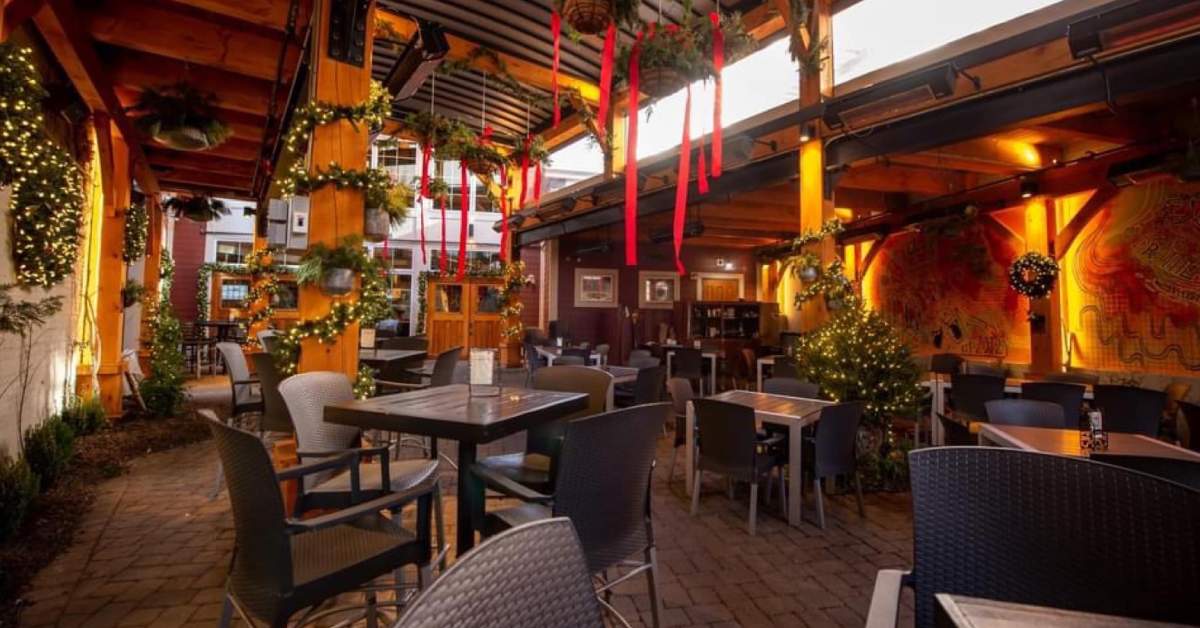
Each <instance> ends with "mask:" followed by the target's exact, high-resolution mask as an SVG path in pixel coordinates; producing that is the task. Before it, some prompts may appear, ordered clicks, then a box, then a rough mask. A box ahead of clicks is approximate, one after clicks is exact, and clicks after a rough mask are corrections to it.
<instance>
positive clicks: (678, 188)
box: [674, 85, 692, 275]
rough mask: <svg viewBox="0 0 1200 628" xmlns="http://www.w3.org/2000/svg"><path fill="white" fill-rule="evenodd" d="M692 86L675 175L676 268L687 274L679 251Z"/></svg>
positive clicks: (689, 154)
mask: <svg viewBox="0 0 1200 628" xmlns="http://www.w3.org/2000/svg"><path fill="white" fill-rule="evenodd" d="M691 123H692V86H691V85H688V87H687V100H686V102H685V104H684V106H683V140H682V141H680V143H679V173H678V175H677V176H676V177H675V224H674V227H675V234H674V235H675V270H676V271H678V272H679V274H680V275H686V274H687V271H686V270H684V268H683V261H682V260H680V259H679V253H680V252H681V251H683V223H684V221H685V220H686V219H687V199H688V178H689V177H690V176H691V173H689V172H688V170H689V169H690V168H691V165H692V158H691V157H692V124H691Z"/></svg>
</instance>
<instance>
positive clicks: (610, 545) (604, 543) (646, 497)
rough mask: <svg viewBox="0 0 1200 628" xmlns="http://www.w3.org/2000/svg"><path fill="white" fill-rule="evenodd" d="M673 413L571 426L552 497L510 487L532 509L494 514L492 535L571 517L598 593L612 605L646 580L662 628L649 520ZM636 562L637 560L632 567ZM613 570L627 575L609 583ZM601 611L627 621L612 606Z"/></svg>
mask: <svg viewBox="0 0 1200 628" xmlns="http://www.w3.org/2000/svg"><path fill="white" fill-rule="evenodd" d="M670 412H671V406H669V405H668V404H665V403H659V404H647V405H642V406H637V407H634V408H626V409H623V410H616V411H613V412H608V413H605V414H598V415H594V416H591V417H585V418H582V419H576V420H573V421H570V422H568V423H567V426H566V433H565V436H564V438H563V445H562V454H561V458H560V461H559V469H558V476H557V478H556V481H555V486H554V493H553V495H550V494H548V493H541V492H535V491H530V490H529V489H527V488H525V487H523V486H521V485H518V484H515V483H514V484H512V485H510V486H509V487H508V491H509V492H510V493H511V494H513V495H514V496H516V497H518V498H520V499H522V500H524V502H525V503H523V504H521V505H519V506H514V507H511V508H504V509H501V510H497V511H494V512H491V513H488V516H487V523H486V526H485V533H486V534H494V533H496V532H499V531H501V530H505V529H508V528H511V527H516V526H519V525H522V524H525V523H528V522H530V521H536V520H539V519H545V518H548V517H570V519H571V522H572V523H573V524H574V525H575V530H576V532H578V533H579V540H580V542H581V543H582V544H583V553H584V556H586V557H587V565H588V571H589V572H591V573H592V574H594V575H596V576H597V577H598V578H599V579H600V580H601V582H602V583H603V584H602V585H601V586H600V587H599V589H598V590H597V593H601V594H604V597H605V598H607V597H608V594H609V593H610V591H611V589H612V587H614V586H616V585H617V584H618V583H620V582H624V581H626V580H629V579H630V578H632V577H634V576H636V575H638V574H641V573H643V572H644V573H645V574H646V577H647V578H648V579H649V586H650V599H651V609H652V612H653V616H654V625H655V626H658V625H659V620H660V618H659V615H660V608H661V605H662V603H661V600H660V599H659V592H658V582H657V580H658V577H657V571H658V561H657V560H656V551H655V546H654V527H653V525H652V523H651V520H650V479H651V472H652V471H653V470H654V450H655V444H656V441H657V437H658V434H659V433H660V432H661V431H662V426H663V424H664V423H665V421H666V418H667V415H668V414H670ZM473 470H474V471H476V472H479V471H481V470H480V469H479V468H478V467H476V468H475V469H473ZM482 471H483V472H485V473H486V472H487V471H486V469H484V470H482ZM488 479H489V481H492V482H498V481H505V480H504V478H497V477H494V476H492V477H489V478H488ZM631 556H637V557H638V559H637V560H633V561H631V560H630V557H631ZM610 569H627V571H624V573H623V574H622V575H621V576H620V577H619V578H616V579H614V580H611V581H609V580H608V578H607V574H608V570H610ZM602 603H603V604H604V606H605V608H606V609H608V610H609V611H610V612H612V613H614V614H616V615H617V616H618V617H620V615H619V614H618V613H616V611H615V610H614V609H613V608H612V607H611V606H609V605H608V604H607V602H606V601H604V602H602ZM622 623H625V622H624V621H622Z"/></svg>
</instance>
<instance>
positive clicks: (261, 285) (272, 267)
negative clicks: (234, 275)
mask: <svg viewBox="0 0 1200 628" xmlns="http://www.w3.org/2000/svg"><path fill="white" fill-rule="evenodd" d="M275 253H276V251H275V250H274V249H271V248H265V249H258V250H257V251H253V252H251V253H250V254H249V255H247V256H246V272H248V273H249V274H250V277H251V278H252V279H253V280H254V281H253V283H251V284H250V291H249V292H247V293H246V306H247V307H252V306H253V305H254V304H255V303H257V302H258V301H259V300H260V299H262V300H263V303H264V304H265V305H263V307H262V308H260V309H257V310H254V311H253V312H251V313H250V319H249V320H248V321H247V323H246V324H247V325H249V326H253V325H255V324H257V323H261V322H262V321H265V320H269V319H271V318H273V317H274V316H275V305H274V304H273V303H271V300H272V297H274V296H275V295H276V294H277V293H278V292H279V289H280V288H279V273H280V271H281V268H280V267H279V265H278V264H276V263H275V262H274V261H267V260H268V259H269V258H271V257H272V256H273V255H275Z"/></svg>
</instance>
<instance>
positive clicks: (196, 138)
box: [130, 82, 231, 150]
mask: <svg viewBox="0 0 1200 628" xmlns="http://www.w3.org/2000/svg"><path fill="white" fill-rule="evenodd" d="M130 111H131V112H132V113H135V114H139V115H138V117H137V118H136V119H135V120H134V124H135V125H136V126H137V128H138V129H139V130H140V131H142V132H143V133H145V134H147V135H149V136H150V137H152V138H154V140H155V141H157V142H159V143H161V144H165V145H167V146H170V147H171V148H175V149H178V150H207V149H209V148H213V147H215V146H218V145H220V144H221V143H223V142H224V141H225V140H227V139H229V136H230V134H231V131H230V130H229V126H228V125H227V124H225V123H224V122H222V121H221V120H220V119H219V118H217V115H216V111H217V109H216V96H214V95H213V94H205V93H203V92H200V91H199V90H197V89H195V88H194V87H192V86H191V85H188V84H187V83H183V82H181V83H176V84H174V85H167V86H163V87H159V88H147V89H146V90H145V91H143V92H142V94H141V96H140V97H139V98H138V101H137V103H136V104H134V105H133V107H131V108H130Z"/></svg>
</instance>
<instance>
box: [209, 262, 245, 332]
mask: <svg viewBox="0 0 1200 628" xmlns="http://www.w3.org/2000/svg"><path fill="white" fill-rule="evenodd" d="M213 273H222V274H226V275H236V276H245V275H248V274H249V272H248V271H247V270H246V265H245V264H222V263H220V262H205V263H203V264H201V265H200V268H198V269H196V322H197V323H206V322H208V310H209V307H210V306H211V305H212V303H211V302H210V301H209V296H208V284H209V283H210V282H211V281H212V276H213Z"/></svg>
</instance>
